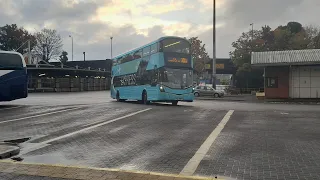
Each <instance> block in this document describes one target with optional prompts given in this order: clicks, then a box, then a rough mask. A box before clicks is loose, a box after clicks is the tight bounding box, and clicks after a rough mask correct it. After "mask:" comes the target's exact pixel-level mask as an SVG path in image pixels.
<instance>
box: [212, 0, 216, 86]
mask: <svg viewBox="0 0 320 180" xmlns="http://www.w3.org/2000/svg"><path fill="white" fill-rule="evenodd" d="M212 88H216V0H213V57H212Z"/></svg>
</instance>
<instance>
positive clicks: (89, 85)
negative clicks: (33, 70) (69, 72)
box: [28, 77, 110, 92]
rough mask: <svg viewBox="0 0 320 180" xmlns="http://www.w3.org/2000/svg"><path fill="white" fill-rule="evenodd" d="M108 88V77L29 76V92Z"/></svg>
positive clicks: (99, 89)
mask: <svg viewBox="0 0 320 180" xmlns="http://www.w3.org/2000/svg"><path fill="white" fill-rule="evenodd" d="M108 89H110V78H75V77H64V78H53V77H43V78H41V77H39V78H29V84H28V90H29V92H78V91H101V90H108Z"/></svg>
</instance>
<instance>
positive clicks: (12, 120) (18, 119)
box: [0, 107, 82, 124]
mask: <svg viewBox="0 0 320 180" xmlns="http://www.w3.org/2000/svg"><path fill="white" fill-rule="evenodd" d="M80 108H82V107H77V108H71V109H64V110H60V111H54V112H49V113H43V114H38V115H34V116H28V117H22V118H17V119H11V120H7V121H1V122H0V124H3V123H8V122H14V121H21V120H24V119H30V118H35V117H41V116H46V115H51V114H57V113H61V112H66V111H72V110H76V109H80Z"/></svg>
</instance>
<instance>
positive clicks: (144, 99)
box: [142, 91, 150, 104]
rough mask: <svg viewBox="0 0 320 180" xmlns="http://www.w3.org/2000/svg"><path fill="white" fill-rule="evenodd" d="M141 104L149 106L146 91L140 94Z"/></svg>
mask: <svg viewBox="0 0 320 180" xmlns="http://www.w3.org/2000/svg"><path fill="white" fill-rule="evenodd" d="M142 103H143V104H149V103H150V101H148V94H147V92H146V91H143V92H142Z"/></svg>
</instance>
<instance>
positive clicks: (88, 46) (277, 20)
mask: <svg viewBox="0 0 320 180" xmlns="http://www.w3.org/2000/svg"><path fill="white" fill-rule="evenodd" d="M216 3H217V13H216V15H217V16H216V21H217V25H216V26H217V32H216V35H217V44H216V48H217V57H228V56H229V55H228V52H229V51H230V50H232V48H231V43H232V42H233V41H235V40H237V38H238V37H239V36H240V35H241V33H242V32H244V31H248V30H249V28H250V25H249V24H250V23H254V28H255V29H258V28H260V27H261V26H263V25H265V24H268V25H270V26H271V27H273V28H275V27H277V26H278V25H283V24H286V23H287V22H288V21H298V22H300V23H302V24H316V25H319V22H318V17H319V15H320V12H319V11H318V7H319V6H320V4H319V3H320V1H319V0H281V1H278V0H269V1H265V0H216ZM212 8H213V0H196V1H195V0H175V1H173V0H163V1H152V0H0V26H3V25H5V24H14V23H15V24H17V25H18V26H23V27H24V28H26V29H27V30H28V31H31V32H35V31H39V30H40V29H42V28H43V27H47V28H53V29H56V30H57V31H58V32H59V33H60V34H61V36H62V38H63V39H64V47H63V48H64V49H65V50H66V51H68V53H69V56H71V39H70V37H69V35H72V36H73V38H74V59H82V58H83V57H82V52H83V51H86V55H87V59H104V58H109V57H110V36H113V37H114V39H113V42H114V48H113V51H114V52H113V54H114V55H116V54H119V53H123V52H125V51H126V50H129V49H132V48H136V47H139V46H141V45H143V44H145V43H148V42H151V41H153V40H155V39H157V38H159V37H161V36H166V35H176V36H182V37H192V36H199V38H200V39H201V40H202V41H203V42H204V43H205V44H206V47H207V51H208V52H209V54H210V55H212V53H213V51H212V47H213V34H212V33H213V9H212ZM69 59H70V58H69Z"/></svg>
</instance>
